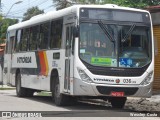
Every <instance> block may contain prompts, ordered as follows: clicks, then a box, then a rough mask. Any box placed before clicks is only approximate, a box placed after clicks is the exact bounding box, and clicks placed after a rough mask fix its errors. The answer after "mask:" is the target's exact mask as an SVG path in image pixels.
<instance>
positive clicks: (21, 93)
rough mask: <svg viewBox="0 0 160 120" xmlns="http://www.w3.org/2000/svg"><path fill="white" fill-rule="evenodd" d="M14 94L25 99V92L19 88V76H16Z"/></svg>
mask: <svg viewBox="0 0 160 120" xmlns="http://www.w3.org/2000/svg"><path fill="white" fill-rule="evenodd" d="M16 93H17V96H18V97H26V96H27V90H26V89H25V88H23V87H22V86H21V74H20V73H18V74H17V75H16Z"/></svg>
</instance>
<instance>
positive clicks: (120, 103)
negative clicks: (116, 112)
mask: <svg viewBox="0 0 160 120" xmlns="http://www.w3.org/2000/svg"><path fill="white" fill-rule="evenodd" d="M126 100H127V98H126V97H112V98H111V99H110V102H111V105H112V107H113V108H123V107H124V105H125V103H126Z"/></svg>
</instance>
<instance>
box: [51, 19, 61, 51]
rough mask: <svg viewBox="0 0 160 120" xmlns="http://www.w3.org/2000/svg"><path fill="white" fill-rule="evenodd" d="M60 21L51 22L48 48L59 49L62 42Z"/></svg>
mask: <svg viewBox="0 0 160 120" xmlns="http://www.w3.org/2000/svg"><path fill="white" fill-rule="evenodd" d="M62 25H63V21H62V20H57V21H52V24H51V39H50V48H60V47H61V41H62Z"/></svg>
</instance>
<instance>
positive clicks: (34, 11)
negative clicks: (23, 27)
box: [22, 7, 44, 21]
mask: <svg viewBox="0 0 160 120" xmlns="http://www.w3.org/2000/svg"><path fill="white" fill-rule="evenodd" d="M42 13H44V11H43V10H40V9H39V8H38V7H32V8H29V9H28V10H27V12H26V13H24V15H23V16H24V17H23V20H22V21H26V20H29V19H30V18H31V17H33V16H35V15H39V14H42Z"/></svg>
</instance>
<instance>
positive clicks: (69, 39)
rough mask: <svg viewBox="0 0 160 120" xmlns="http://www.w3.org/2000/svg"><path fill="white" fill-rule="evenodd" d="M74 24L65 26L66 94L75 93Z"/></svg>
mask: <svg viewBox="0 0 160 120" xmlns="http://www.w3.org/2000/svg"><path fill="white" fill-rule="evenodd" d="M72 43H73V23H72V24H66V25H65V76H64V89H65V92H67V93H71V92H73V91H72V90H73V89H72V86H73V68H74V67H73V66H74V65H73V63H74V59H73V54H72V46H73V44H72Z"/></svg>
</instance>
